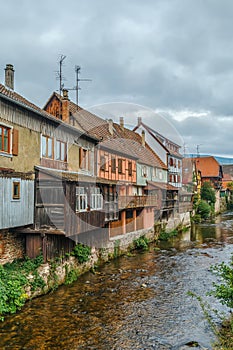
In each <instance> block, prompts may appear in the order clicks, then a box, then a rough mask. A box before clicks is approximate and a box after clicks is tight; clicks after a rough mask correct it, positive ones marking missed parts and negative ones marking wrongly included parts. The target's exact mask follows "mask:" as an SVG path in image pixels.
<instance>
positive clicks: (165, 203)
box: [161, 199, 177, 210]
mask: <svg viewBox="0 0 233 350" xmlns="http://www.w3.org/2000/svg"><path fill="white" fill-rule="evenodd" d="M176 203H177V201H175V200H174V199H164V200H162V206H161V209H163V210H166V209H173V208H174V206H175V205H176Z"/></svg>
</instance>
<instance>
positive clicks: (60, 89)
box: [58, 55, 66, 96]
mask: <svg viewBox="0 0 233 350" xmlns="http://www.w3.org/2000/svg"><path fill="white" fill-rule="evenodd" d="M65 58H66V56H65V55H61V57H60V61H59V73H58V78H59V82H60V85H59V93H60V96H61V93H62V89H63V87H64V84H63V83H62V81H63V76H62V64H63V61H64V59H65Z"/></svg>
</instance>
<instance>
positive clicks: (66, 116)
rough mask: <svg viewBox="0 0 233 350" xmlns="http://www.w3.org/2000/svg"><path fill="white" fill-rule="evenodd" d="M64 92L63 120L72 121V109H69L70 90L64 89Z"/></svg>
mask: <svg viewBox="0 0 233 350" xmlns="http://www.w3.org/2000/svg"><path fill="white" fill-rule="evenodd" d="M62 93H63V97H62V120H63V122H65V123H69V122H70V111H69V96H68V90H66V89H63V90H62Z"/></svg>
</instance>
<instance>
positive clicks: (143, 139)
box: [142, 130, 146, 147]
mask: <svg viewBox="0 0 233 350" xmlns="http://www.w3.org/2000/svg"><path fill="white" fill-rule="evenodd" d="M145 145H146V140H145V131H144V130H142V146H143V147H145Z"/></svg>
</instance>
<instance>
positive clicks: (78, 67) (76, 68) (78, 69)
mask: <svg viewBox="0 0 233 350" xmlns="http://www.w3.org/2000/svg"><path fill="white" fill-rule="evenodd" d="M80 70H81V67H80V66H75V73H76V86H75V88H74V90H76V105H77V108H79V107H78V97H79V96H78V90H81V88H80V87H79V82H80V81H91V79H79V74H80Z"/></svg>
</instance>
